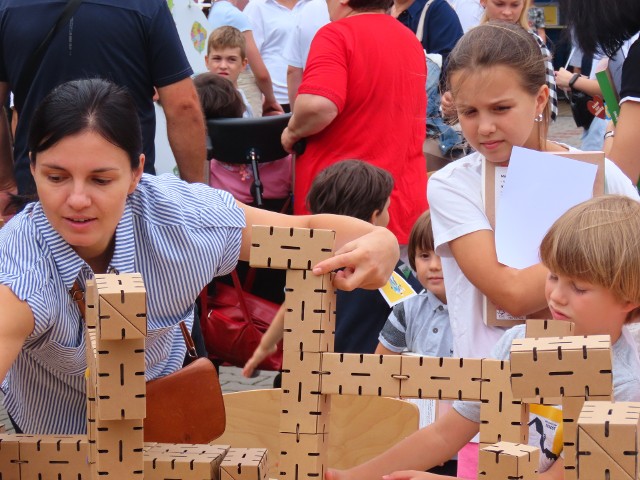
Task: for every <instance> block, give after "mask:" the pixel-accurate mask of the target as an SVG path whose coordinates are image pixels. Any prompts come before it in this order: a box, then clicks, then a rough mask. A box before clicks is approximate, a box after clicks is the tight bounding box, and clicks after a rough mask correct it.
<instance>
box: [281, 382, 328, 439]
mask: <svg viewBox="0 0 640 480" xmlns="http://www.w3.org/2000/svg"><path fill="white" fill-rule="evenodd" d="M330 408H331V396H330V395H321V394H318V393H310V392H307V391H305V387H304V384H303V383H299V384H298V385H297V386H296V387H294V388H291V389H287V390H284V389H283V390H282V397H281V409H280V412H281V413H280V431H281V432H288V433H296V432H297V433H309V434H314V433H322V432H328V430H329V410H330Z"/></svg>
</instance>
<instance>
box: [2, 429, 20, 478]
mask: <svg viewBox="0 0 640 480" xmlns="http://www.w3.org/2000/svg"><path fill="white" fill-rule="evenodd" d="M19 461H20V445H19V440H18V436H17V435H10V434H7V433H2V434H0V478H2V480H20V464H19V463H18V462H19Z"/></svg>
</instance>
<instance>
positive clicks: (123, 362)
mask: <svg viewBox="0 0 640 480" xmlns="http://www.w3.org/2000/svg"><path fill="white" fill-rule="evenodd" d="M144 370H145V363H144V339H139V340H124V341H122V340H109V341H101V342H99V343H98V348H97V358H96V373H95V375H96V379H97V381H96V388H97V397H96V398H97V413H96V415H97V417H98V418H100V419H101V420H120V419H126V420H134V419H142V418H145V416H146V411H147V410H146V409H147V399H146V388H147V385H146V382H145V376H144Z"/></svg>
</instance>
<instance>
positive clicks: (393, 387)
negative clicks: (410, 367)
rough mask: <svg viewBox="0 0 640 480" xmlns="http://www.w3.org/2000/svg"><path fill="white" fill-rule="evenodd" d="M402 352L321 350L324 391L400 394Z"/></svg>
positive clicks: (383, 394) (340, 393)
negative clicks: (332, 351) (400, 353)
mask: <svg viewBox="0 0 640 480" xmlns="http://www.w3.org/2000/svg"><path fill="white" fill-rule="evenodd" d="M401 360H402V359H401V358H400V355H386V356H385V355H375V354H357V353H323V354H322V373H323V375H322V393H323V394H334V395H335V394H337V395H377V396H379V397H397V396H399V395H400V381H399V377H400V375H401Z"/></svg>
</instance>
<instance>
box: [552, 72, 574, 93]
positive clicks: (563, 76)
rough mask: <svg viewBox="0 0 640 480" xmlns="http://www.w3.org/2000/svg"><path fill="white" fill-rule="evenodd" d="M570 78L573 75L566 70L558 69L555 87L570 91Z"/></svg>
mask: <svg viewBox="0 0 640 480" xmlns="http://www.w3.org/2000/svg"><path fill="white" fill-rule="evenodd" d="M571 77H573V73H571V72H570V71H569V70H567V69H566V68H560V70H558V71H557V72H556V85H557V86H558V88H561V89H563V90H570V87H569V80H571Z"/></svg>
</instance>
